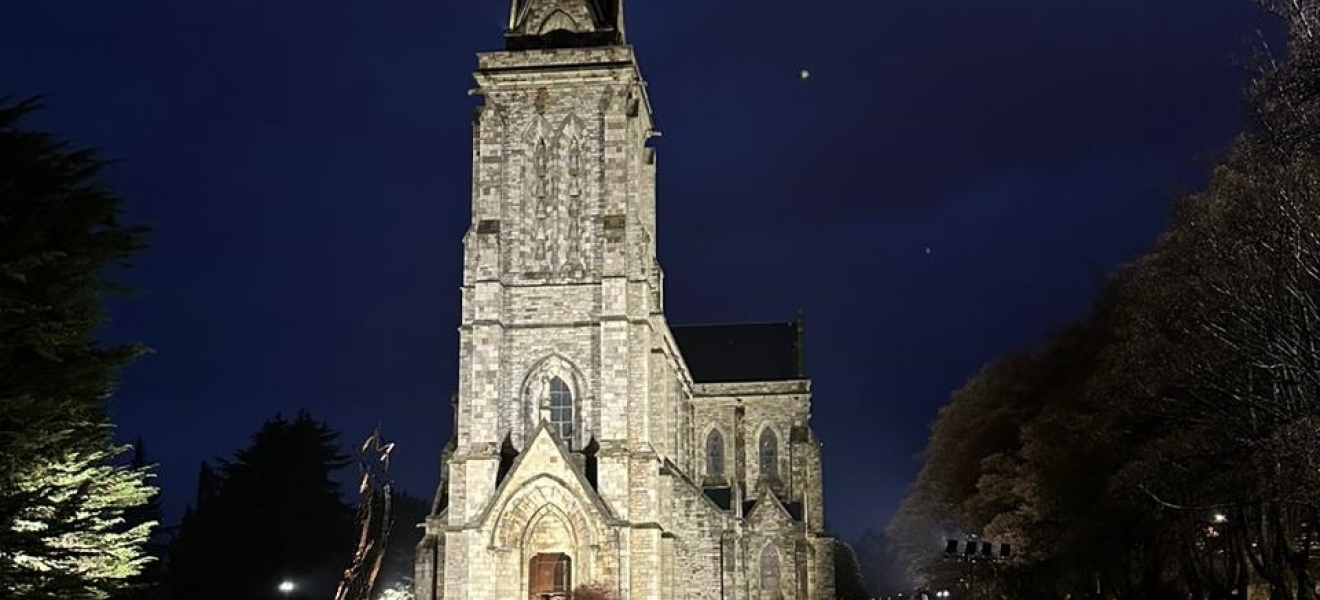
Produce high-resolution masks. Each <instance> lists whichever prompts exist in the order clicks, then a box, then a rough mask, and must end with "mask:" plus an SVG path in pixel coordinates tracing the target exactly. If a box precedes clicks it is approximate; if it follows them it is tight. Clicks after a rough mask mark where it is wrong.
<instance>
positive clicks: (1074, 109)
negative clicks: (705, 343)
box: [0, 0, 1267, 537]
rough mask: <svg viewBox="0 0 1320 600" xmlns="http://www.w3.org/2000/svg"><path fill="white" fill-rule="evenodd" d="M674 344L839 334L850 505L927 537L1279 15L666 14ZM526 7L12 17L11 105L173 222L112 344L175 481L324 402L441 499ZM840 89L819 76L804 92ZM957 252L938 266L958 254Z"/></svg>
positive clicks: (334, 3)
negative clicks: (479, 110)
mask: <svg viewBox="0 0 1320 600" xmlns="http://www.w3.org/2000/svg"><path fill="white" fill-rule="evenodd" d="M627 13H628V15H627V17H628V25H629V37H630V41H631V42H632V43H633V44H635V45H636V46H637V47H638V52H639V54H640V57H641V61H642V69H643V73H644V75H645V76H646V78H647V79H648V81H649V84H650V93H651V98H652V100H653V103H654V105H655V109H656V114H657V119H658V124H659V127H660V129H661V130H662V131H663V132H664V137H663V138H660V139H658V140H656V143H655V145H656V147H657V148H658V149H659V157H660V158H659V161H660V162H659V188H660V189H659V201H658V202H659V211H660V232H659V236H660V237H659V244H660V252H661V260H662V262H663V264H664V267H665V269H666V273H667V276H668V279H667V281H668V290H667V301H668V314H669V318H670V321H671V322H672V323H693V322H703V323H704V322H721V321H747V320H756V321H759V320H787V319H790V318H791V317H792V316H793V314H794V311H795V310H797V309H798V308H801V309H803V310H804V311H805V313H806V316H807V345H808V356H807V360H808V367H809V369H810V371H811V374H812V375H813V377H814V379H815V383H814V386H815V387H814V389H815V410H814V412H813V417H814V423H815V426H816V428H817V431H818V432H819V434H820V437H821V438H822V439H823V440H824V443H825V461H826V462H825V478H826V501H827V516H828V519H829V520H830V522H831V523H832V524H833V527H834V528H835V529H837V530H838V531H839V532H840V533H841V534H843V535H844V536H846V537H853V536H855V535H857V534H858V533H860V532H861V531H862V530H864V529H866V528H868V527H875V526H882V525H884V524H886V523H887V522H888V520H889V518H890V517H891V515H892V513H893V511H894V509H895V507H896V506H897V503H898V502H899V500H900V498H901V496H902V493H903V490H904V488H905V486H906V485H907V483H908V481H909V480H910V479H911V477H912V475H913V474H914V472H915V469H916V464H917V463H916V455H917V454H918V453H919V452H920V450H921V448H922V446H923V444H924V442H925V438H926V433H927V426H928V424H929V423H930V421H931V419H932V418H933V417H934V415H935V413H936V411H937V410H938V407H939V406H940V405H941V404H942V403H943V402H944V401H945V400H946V399H947V397H948V394H949V392H950V391H951V390H953V389H955V388H957V387H958V386H959V385H961V383H962V382H963V381H965V380H966V378H967V377H968V376H969V375H971V374H972V373H974V372H975V371H976V369H977V368H978V367H979V366H980V365H981V364H983V363H985V362H986V361H988V360H991V359H993V358H995V357H996V356H998V355H999V354H1001V353H1003V352H1005V351H1007V350H1010V349H1012V348H1015V347H1019V346H1022V345H1023V344H1026V343H1029V342H1031V341H1033V340H1036V339H1039V338H1040V337H1041V336H1042V335H1044V334H1045V333H1047V332H1048V331H1050V330H1051V329H1052V328H1054V327H1057V326H1059V325H1061V324H1063V323H1065V322H1067V321H1068V320H1069V319H1073V318H1076V317H1078V316H1080V315H1081V314H1082V313H1083V312H1084V311H1085V309H1086V306H1087V304H1088V302H1089V299H1090V297H1091V294H1092V293H1093V292H1094V290H1095V287H1096V283H1097V281H1098V280H1099V278H1100V277H1101V275H1102V274H1103V273H1105V272H1107V271H1109V270H1110V269H1112V267H1113V266H1115V265H1116V264H1118V263H1120V262H1122V261H1124V260H1127V259H1129V258H1131V257H1133V256H1134V255H1135V254H1136V253H1138V252H1140V251H1141V250H1142V249H1143V248H1145V247H1147V246H1148V245H1149V244H1150V242H1151V241H1152V240H1153V238H1154V236H1155V235H1156V234H1157V232H1158V231H1159V230H1160V228H1161V225H1162V223H1163V222H1164V219H1165V216H1166V213H1167V209H1168V205H1169V197H1170V195H1171V193H1172V192H1174V191H1177V190H1180V189H1184V188H1187V187H1189V186H1195V185H1197V183H1198V182H1199V181H1200V179H1201V178H1202V177H1203V174H1204V172H1205V170H1206V166H1207V163H1208V161H1210V160H1212V159H1213V158H1214V157H1215V156H1216V155H1217V153H1219V152H1221V151H1222V150H1223V149H1224V148H1225V146H1226V145H1227V143H1228V142H1229V141H1230V140H1231V139H1232V137H1233V135H1234V134H1235V132H1236V131H1238V130H1239V129H1240V128H1241V126H1242V124H1243V123H1242V119H1243V117H1242V109H1241V96H1242V93H1241V90H1242V86H1243V81H1244V73H1245V71H1244V69H1243V68H1242V67H1241V66H1240V63H1241V59H1242V58H1243V57H1245V56H1247V55H1248V53H1249V50H1250V48H1251V47H1252V44H1253V40H1254V39H1255V33H1254V32H1255V30H1256V29H1257V28H1260V27H1262V26H1265V25H1266V24H1267V21H1266V20H1265V19H1264V18H1263V17H1262V15H1261V13H1260V12H1259V11H1258V10H1257V9H1256V8H1255V7H1254V6H1253V4H1252V3H1251V2H1250V1H1249V0H1106V1H1105V2H1080V1H1074V2H1067V1H1060V0H1017V1H1015V2H1007V3H1005V2H985V1H984V0H944V1H939V2H935V1H932V2H912V1H905V2H898V1H891V2H876V1H874V0H836V1H834V2H816V3H801V2H789V1H788V0H757V1H752V0H720V1H712V0H651V1H645V0H635V1H633V2H630V3H629V5H628V7H627ZM506 15H507V4H506V3H505V2H504V1H503V0H371V1H366V0H354V1H350V0H315V1H313V0H280V1H278V2H272V1H270V0H225V1H223V2H221V1H213V2H180V1H178V0H117V1H115V2H106V1H103V0H62V1H60V2H50V1H47V2H23V3H19V4H17V5H15V6H10V7H7V8H6V11H5V19H4V20H3V21H0V94H5V93H7V94H12V95H19V96H24V95H31V94H38V93H42V94H48V95H49V98H48V100H47V106H48V108H47V109H46V110H45V111H44V112H42V113H41V114H40V115H38V116H37V117H36V118H35V119H33V121H32V124H34V125H37V126H40V127H42V128H46V129H50V130H55V131H58V132H60V133H62V134H64V135H66V136H68V137H71V138H73V139H75V140H77V141H78V142H80V143H84V144H91V145H96V146H99V147H102V148H104V150H105V153H106V154H107V155H108V156H111V157H115V158H118V159H120V160H121V161H122V162H121V163H120V164H118V165H117V166H116V167H114V169H113V170H112V171H111V173H110V178H111V180H112V183H113V184H114V185H115V186H116V187H117V189H118V190H119V191H120V192H121V193H122V195H124V196H125V197H126V198H127V208H128V211H129V214H130V217H131V219H132V220H133V221H136V222H142V223H147V224H150V225H152V226H154V227H155V228H156V233H155V234H154V236H153V246H154V247H153V248H152V249H151V250H150V251H148V252H146V253H144V254H143V255H142V256H141V257H140V259H139V260H138V261H137V262H138V268H136V269H135V270H134V271H133V272H132V273H130V274H129V276H128V278H129V280H130V281H131V282H132V283H133V284H135V285H136V286H138V288H139V289H140V290H141V293H140V296H139V297H138V298H135V299H131V300H128V301H118V302H116V303H115V305H114V309H113V312H112V316H113V318H114V323H113V324H112V326H111V328H110V331H109V335H111V336H112V337H114V338H115V339H133V340H141V341H143V342H145V343H147V344H149V345H150V346H151V347H152V348H153V349H154V350H155V353H154V354H152V355H151V356H148V357H146V358H144V359H142V360H141V361H139V362H138V363H137V364H136V365H134V366H133V367H132V368H131V369H130V370H129V371H128V372H127V373H126V376H125V380H124V385H123V389H122V391H121V392H120V393H119V394H118V396H117V397H116V398H115V399H114V400H113V408H114V414H115V417H116V419H117V421H118V423H119V425H120V430H121V436H122V437H124V438H129V439H131V438H132V437H134V436H137V435H142V436H143V437H144V438H145V439H146V441H147V445H148V448H149V451H150V453H151V454H152V456H153V458H154V459H155V460H158V461H159V462H160V463H161V482H162V484H163V486H164V489H165V497H166V502H167V506H168V507H169V509H170V511H171V514H173V515H177V513H178V511H179V510H180V509H181V507H182V506H183V504H184V503H185V502H187V501H188V500H189V499H190V496H191V494H192V491H193V490H192V486H193V482H194V478H195V475H196V468H197V464H198V462H199V461H201V460H202V459H204V458H208V457H212V456H216V455H227V454H229V453H230V452H232V451H233V450H235V449H236V448H238V447H240V446H242V445H244V444H245V443H246V440H247V437H248V436H249V435H250V434H251V433H252V431H254V430H255V428H256V427H257V426H258V425H259V424H260V423H261V422H262V421H263V420H264V419H266V418H268V417H270V416H271V415H273V414H274V413H275V412H277V411H283V412H284V413H286V414H288V413H291V412H293V411H296V410H297V409H298V408H300V407H307V408H310V409H311V410H312V411H313V413H314V414H315V415H316V416H318V417H320V418H323V419H326V420H328V421H329V422H330V424H331V425H332V426H334V427H336V428H338V429H339V430H341V431H343V432H344V433H345V434H346V436H347V438H348V440H347V441H350V442H352V441H354V440H356V439H359V438H360V437H362V436H363V435H365V434H366V433H367V432H368V431H369V430H370V429H371V427H372V426H373V425H374V424H375V423H376V422H377V421H380V422H381V423H383V425H384V428H385V432H386V434H387V435H388V436H390V437H393V438H394V439H395V440H396V441H397V442H398V444H399V447H398V450H397V453H396V454H395V456H396V463H395V474H396V475H397V477H398V479H399V480H400V482H401V483H402V484H403V485H404V486H405V487H406V488H407V489H408V490H410V491H412V492H414V493H417V494H421V495H428V496H429V495H430V494H431V492H432V490H433V486H434V485H435V483H436V479H437V474H438V455H439V452H440V448H441V446H442V445H443V444H444V443H445V441H446V440H447V438H448V436H449V431H450V421H451V416H450V411H449V403H448V397H449V393H450V391H451V390H452V389H453V388H454V387H455V385H456V384H455V372H456V370H457V333H456V328H457V325H458V300H459V296H458V286H459V269H460V264H461V263H460V260H461V246H460V238H461V236H462V234H463V232H464V229H465V228H466V225H467V219H468V204H469V183H470V177H471V175H470V173H471V171H470V164H469V160H470V156H469V150H470V149H469V144H470V141H471V137H470V131H469V127H470V116H471V113H472V108H473V106H475V103H476V99H474V98H470V97H468V96H467V95H466V93H465V92H466V91H467V90H468V89H469V88H470V87H472V84H471V71H472V69H473V67H474V66H475V57H474V53H475V52H477V51H479V50H491V49H498V48H499V47H500V45H501V41H502V40H501V32H502V28H503V26H504V19H505V17H506ZM803 68H806V69H810V71H811V73H812V77H811V79H810V80H809V81H808V82H806V83H805V84H804V83H802V82H800V81H799V80H798V78H797V74H798V71H799V70H800V69H803ZM927 248H929V249H930V252H929V253H928V252H927Z"/></svg>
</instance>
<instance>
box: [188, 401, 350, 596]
mask: <svg viewBox="0 0 1320 600" xmlns="http://www.w3.org/2000/svg"><path fill="white" fill-rule="evenodd" d="M337 437H338V436H337V434H336V433H335V432H333V431H332V430H330V429H329V427H327V426H326V425H325V424H323V423H320V422H317V421H315V420H313V419H312V417H311V416H310V415H308V414H307V413H305V412H304V413H300V414H299V415H298V416H297V417H296V418H295V419H293V420H287V419H284V418H282V417H275V418H274V419H272V420H270V421H267V422H266V423H265V424H263V425H262V426H261V428H260V429H259V430H258V431H257V433H256V434H255V435H254V436H253V438H252V443H251V444H250V445H249V446H248V447H247V448H244V449H242V450H239V451H238V452H237V453H236V454H235V455H234V458H233V460H227V461H221V463H220V468H219V469H218V470H217V471H216V472H214V473H211V472H210V471H211V470H210V468H209V466H207V465H206V464H205V463H204V464H203V476H202V477H199V480H200V485H199V493H201V494H203V495H204V497H199V498H198V501H197V504H196V506H195V507H193V508H192V509H191V510H190V511H189V514H188V515H187V516H186V518H185V520H184V522H183V524H182V525H181V526H180V529H179V535H178V536H177V537H176V538H175V540H174V542H173V545H172V548H171V550H170V553H169V555H170V561H169V570H168V573H167V575H166V582H167V587H168V589H169V595H170V597H171V598H176V599H178V600H209V599H212V598H214V599H226V600H227V599H232V598H245V599H253V600H256V599H261V598H279V597H280V594H279V592H278V589H277V588H278V586H279V584H280V583H281V582H283V581H285V580H288V581H291V582H293V583H294V584H295V585H296V586H297V589H298V592H297V593H298V595H299V597H303V598H330V597H331V596H332V595H333V593H334V590H335V586H336V584H337V583H338V579H339V574H340V572H341V571H342V570H343V569H344V567H345V566H346V565H347V563H348V560H349V559H350V557H351V556H350V555H351V552H352V537H353V525H354V521H353V512H352V510H351V508H350V507H349V506H348V505H346V504H345V503H344V502H343V501H342V500H341V499H340V492H339V484H338V483H336V482H335V481H334V478H333V475H334V473H335V471H337V470H339V469H340V468H342V467H344V466H345V465H346V464H347V461H346V458H345V455H344V454H342V453H341V452H340V449H339V447H338V445H337V443H336V439H337Z"/></svg>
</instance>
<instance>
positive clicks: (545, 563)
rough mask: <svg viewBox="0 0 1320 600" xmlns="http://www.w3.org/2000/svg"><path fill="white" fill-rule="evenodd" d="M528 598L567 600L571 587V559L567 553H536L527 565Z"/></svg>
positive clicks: (531, 599)
mask: <svg viewBox="0 0 1320 600" xmlns="http://www.w3.org/2000/svg"><path fill="white" fill-rule="evenodd" d="M528 567H529V569H528V577H527V596H528V599H529V600H567V599H568V598H569V596H570V595H571V592H572V589H573V559H571V558H569V557H568V555H567V554H562V553H554V554H537V555H536V556H533V557H532V560H531V564H529V565H528Z"/></svg>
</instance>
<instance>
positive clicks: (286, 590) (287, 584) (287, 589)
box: [279, 579, 298, 598]
mask: <svg viewBox="0 0 1320 600" xmlns="http://www.w3.org/2000/svg"><path fill="white" fill-rule="evenodd" d="M296 589H298V586H296V585H294V584H293V582H292V581H289V580H288V579H285V580H284V581H281V582H280V587H279V590H280V593H281V594H284V597H285V598H288V597H289V595H290V594H292V593H293V591H294V590H296Z"/></svg>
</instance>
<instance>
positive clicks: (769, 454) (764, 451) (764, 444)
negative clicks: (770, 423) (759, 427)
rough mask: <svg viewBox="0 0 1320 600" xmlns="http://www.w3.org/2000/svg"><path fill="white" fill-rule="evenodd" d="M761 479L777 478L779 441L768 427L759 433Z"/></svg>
mask: <svg viewBox="0 0 1320 600" xmlns="http://www.w3.org/2000/svg"><path fill="white" fill-rule="evenodd" d="M761 477H766V478H770V479H777V478H778V477H779V440H778V438H776V437H775V432H774V430H772V429H770V428H769V427H766V428H765V430H764V431H762V432H761Z"/></svg>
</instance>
